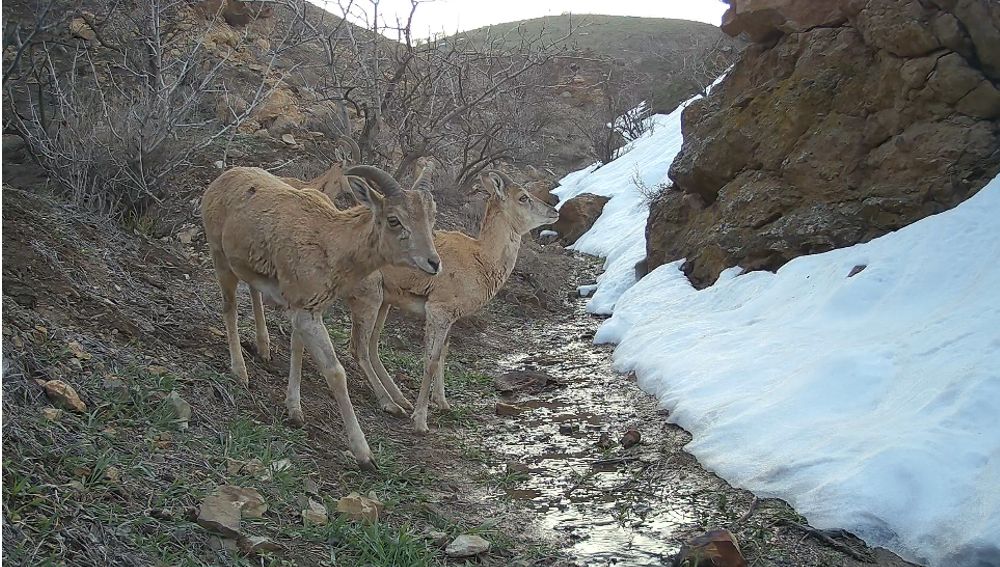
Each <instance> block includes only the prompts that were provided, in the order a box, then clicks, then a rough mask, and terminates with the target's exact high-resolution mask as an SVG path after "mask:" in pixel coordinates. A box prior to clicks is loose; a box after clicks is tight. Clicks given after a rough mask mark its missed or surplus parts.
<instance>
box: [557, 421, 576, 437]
mask: <svg viewBox="0 0 1000 567" xmlns="http://www.w3.org/2000/svg"><path fill="white" fill-rule="evenodd" d="M559 433H562V434H563V435H572V434H574V433H576V425H575V424H572V423H560V424H559Z"/></svg>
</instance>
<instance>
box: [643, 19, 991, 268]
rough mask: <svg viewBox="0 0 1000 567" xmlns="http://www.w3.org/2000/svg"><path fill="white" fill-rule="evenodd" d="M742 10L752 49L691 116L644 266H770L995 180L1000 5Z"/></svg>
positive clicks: (739, 27) (928, 210) (869, 233)
mask: <svg viewBox="0 0 1000 567" xmlns="http://www.w3.org/2000/svg"><path fill="white" fill-rule="evenodd" d="M818 4H819V3H817V2H815V1H814V0H764V1H754V0H732V1H731V2H730V5H731V6H730V9H729V11H728V12H727V13H726V16H725V17H724V20H723V26H722V27H723V30H724V31H726V32H727V33H730V34H733V35H739V34H742V35H744V36H745V37H747V38H749V39H750V40H752V41H753V42H754V43H753V45H751V46H750V47H748V48H747V50H746V51H745V52H744V54H743V57H742V59H741V60H740V61H739V62H738V63H737V64H736V65H735V67H734V68H733V69H732V71H731V72H730V73H729V75H728V76H727V78H726V79H725V81H724V82H723V83H722V84H721V85H720V86H719V87H718V88H717V89H716V90H714V91H713V92H712V93H711V95H710V96H708V97H707V98H704V99H701V100H699V101H697V102H695V103H693V104H692V105H690V106H689V107H688V108H687V109H686V111H685V113H684V116H683V118H684V123H683V132H684V146H683V149H682V150H681V153H680V154H679V155H678V156H677V158H676V160H675V161H674V162H673V164H672V165H671V168H670V175H671V178H672V179H673V180H674V182H675V186H674V187H673V188H670V189H667V190H665V191H664V192H663V193H662V194H661V195H660V196H659V197H658V198H657V199H656V200H655V201H654V203H653V204H652V205H651V210H650V216H649V222H648V224H647V227H646V236H647V255H648V262H649V267H650V268H653V267H655V266H658V265H660V264H663V263H665V262H669V261H673V260H676V259H680V258H686V260H687V261H686V263H685V264H684V270H685V272H686V273H687V274H688V276H689V277H690V278H691V280H692V282H693V283H694V284H695V285H696V286H699V287H702V286H706V285H710V284H711V283H713V282H714V281H715V280H716V278H717V277H718V275H719V272H721V271H722V270H723V269H725V268H727V267H729V266H733V265H740V266H742V267H744V268H746V269H748V270H756V269H767V270H774V269H777V268H778V267H780V266H781V265H783V264H784V263H785V262H787V261H788V260H790V259H792V258H794V257H796V256H799V255H802V254H810V253H816V252H822V251H826V250H830V249H833V248H838V247H843V246H849V245H852V244H855V243H858V242H862V241H866V240H869V239H871V238H874V237H877V236H880V235H882V234H885V233H886V232H889V231H892V230H895V229H898V228H900V227H902V226H905V225H907V224H909V223H912V222H914V221H916V220H918V219H920V218H923V217H925V216H928V215H931V214H934V213H937V212H940V211H943V210H946V209H948V208H950V207H953V206H955V205H956V204H958V203H960V202H961V201H963V200H964V199H966V198H968V197H970V196H971V195H973V194H974V193H975V192H976V191H978V190H979V189H980V188H981V187H982V186H983V185H984V184H985V183H986V181H987V180H988V179H990V178H991V177H993V176H994V175H995V174H996V173H997V171H998V170H1000V120H998V119H1000V90H998V88H997V87H998V85H1000V3H998V2H994V1H992V0H923V1H919V0H830V1H829V2H824V3H822V9H817V5H818Z"/></svg>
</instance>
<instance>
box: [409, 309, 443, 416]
mask: <svg viewBox="0 0 1000 567" xmlns="http://www.w3.org/2000/svg"><path fill="white" fill-rule="evenodd" d="M451 324H452V321H451V320H450V319H449V318H448V317H447V316H444V315H442V314H440V313H436V312H435V311H433V310H432V309H427V321H426V322H425V324H424V378H423V380H422V381H421V382H420V394H418V395H417V407H416V409H415V410H414V411H413V429H414V430H415V431H416V432H417V433H427V432H428V431H430V429H429V428H428V427H427V407H428V406H429V405H430V393H431V384H432V382H433V380H434V377H435V376H436V375H437V373H438V368H439V367H440V365H441V354H442V352H443V351H444V345H445V343H446V342H447V341H448V331H450V330H451Z"/></svg>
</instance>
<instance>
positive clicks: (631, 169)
mask: <svg viewBox="0 0 1000 567" xmlns="http://www.w3.org/2000/svg"><path fill="white" fill-rule="evenodd" d="M654 120H655V121H656V128H655V129H654V130H653V132H652V133H650V134H648V135H647V136H645V137H643V138H642V139H640V140H638V141H636V142H635V143H634V147H633V148H632V151H631V152H629V153H628V154H626V155H625V156H623V157H622V158H620V159H618V160H616V161H615V162H612V163H611V164H608V165H606V166H604V167H602V168H600V169H597V170H594V168H593V167H591V168H588V169H587V170H582V171H580V172H575V173H573V174H570V175H568V176H567V177H566V178H565V179H564V180H563V181H562V185H563V186H562V187H561V188H560V189H557V190H556V191H555V192H556V193H557V194H559V195H560V197H561V198H562V199H567V198H569V197H571V196H573V195H576V194H579V193H582V192H592V193H597V194H601V195H610V196H612V199H611V200H610V201H609V202H608V205H607V206H606V207H605V211H604V213H603V214H602V216H601V218H600V219H599V220H598V221H597V223H596V224H595V225H594V227H593V229H591V230H590V231H589V232H588V233H587V234H585V235H584V236H583V237H582V238H581V239H580V240H579V241H578V242H577V244H576V246H575V248H576V249H578V250H581V251H583V252H588V253H592V254H596V255H600V256H604V257H606V258H607V260H606V264H605V268H606V272H605V273H604V274H603V275H602V276H601V278H600V280H599V282H598V288H597V290H596V293H595V294H594V298H593V299H592V300H591V302H590V304H589V307H588V309H589V310H590V311H592V312H597V313H608V312H612V311H613V316H612V317H611V318H610V319H609V320H608V321H606V322H605V323H604V324H603V325H602V326H601V328H600V330H599V332H598V334H597V336H596V338H595V340H596V341H597V342H616V343H619V344H618V347H617V348H616V350H615V355H614V359H615V366H616V368H617V369H619V370H621V371H632V370H634V371H635V372H636V374H637V375H638V377H639V383H640V385H641V386H642V387H643V388H644V389H646V390H647V391H649V392H651V393H653V394H655V395H656V396H657V397H658V398H659V399H660V400H661V402H662V404H663V405H664V406H665V407H666V408H668V409H669V410H670V411H671V414H670V415H671V417H670V418H671V419H672V420H673V421H675V422H676V423H678V424H679V425H681V426H682V427H684V428H685V429H687V430H688V431H690V432H691V433H692V434H693V436H694V439H693V441H692V442H691V443H690V444H689V446H688V450H690V451H691V452H692V453H693V454H694V455H695V456H697V457H698V459H699V460H700V461H701V462H702V463H703V464H704V465H705V466H706V467H708V468H710V469H711V470H713V471H715V472H717V473H718V474H719V475H721V476H722V477H724V478H725V479H727V480H728V481H729V482H731V483H733V484H735V485H738V486H742V487H745V488H748V489H750V490H752V491H754V492H755V493H757V494H759V495H762V496H776V497H780V498H783V499H785V500H787V501H788V502H790V503H791V504H792V505H793V506H794V507H795V508H796V510H798V511H799V512H800V513H802V514H803V515H805V516H806V518H808V520H809V522H810V523H811V524H813V525H815V526H817V527H820V528H833V527H837V528H844V529H848V530H850V531H852V532H854V533H856V534H858V535H859V536H861V537H863V538H864V539H865V540H866V541H867V542H869V543H870V544H872V545H881V546H885V547H887V548H889V549H892V550H894V551H896V552H897V553H899V554H901V555H902V556H904V557H906V558H908V559H911V560H916V561H921V562H925V563H927V564H929V565H932V566H944V565H948V566H953V565H954V566H960V567H964V566H970V567H971V566H977V567H978V566H987V565H993V566H996V565H1000V177H998V178H997V179H994V180H993V181H992V182H991V183H990V184H989V185H988V186H987V187H986V188H984V189H983V190H982V191H980V193H979V194H978V195H976V196H975V197H973V198H972V199H970V200H968V201H967V202H965V203H963V204H962V205H960V206H959V207H957V208H955V209H953V210H951V211H948V212H945V213H942V214H939V215H936V216H933V217H929V218H927V219H924V220H923V221H920V222H918V223H915V224H913V225H911V226H909V227H906V228H904V229H902V230H899V231H897V232H895V233H892V234H889V235H886V236H884V237H882V238H879V239H876V240H873V241H871V242H869V243H867V244H861V245H857V246H853V247H850V248H845V249H841V250H835V251H832V252H828V253H825V254H819V255H814V256H804V257H800V258H797V259H795V260H793V261H791V262H789V263H788V264H787V265H785V266H784V267H783V268H782V269H781V270H779V271H778V272H777V273H776V274H771V273H766V272H753V273H748V274H744V275H740V276H738V273H739V270H738V269H731V270H727V271H726V272H725V273H724V274H723V276H722V277H720V278H719V281H718V282H717V283H716V284H715V285H714V286H712V287H710V288H708V289H705V290H702V291H696V290H694V289H693V288H692V287H691V286H690V285H689V283H688V281H687V279H686V278H685V277H684V275H683V274H682V273H681V272H680V263H681V262H675V263H673V264H669V265H665V266H661V267H659V268H658V269H656V270H655V271H653V272H652V273H650V274H649V275H647V276H646V277H645V278H643V279H642V280H641V281H639V282H638V283H636V282H635V281H634V274H633V264H634V262H635V261H637V260H639V259H641V258H642V257H643V251H644V248H645V242H644V241H645V237H644V228H645V220H646V217H647V215H648V211H647V210H646V207H645V206H644V205H643V200H642V196H641V194H640V193H639V190H638V188H637V187H636V185H635V183H634V182H633V181H632V178H633V177H634V176H635V174H636V172H637V171H638V176H639V178H641V179H642V180H643V182H645V183H647V184H650V183H653V184H655V183H660V182H664V181H665V176H666V171H667V168H668V166H669V163H670V161H671V160H672V159H673V157H674V155H675V154H676V152H677V149H679V147H680V141H681V138H680V115H679V110H678V111H677V112H675V113H673V114H671V115H668V116H657V117H654ZM667 181H668V180H667ZM855 266H866V267H865V268H864V269H863V270H862V271H860V272H859V273H857V274H856V275H854V276H852V277H848V274H850V273H851V271H852V270H853V269H854V268H855Z"/></svg>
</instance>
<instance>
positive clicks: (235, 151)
mask: <svg viewBox="0 0 1000 567" xmlns="http://www.w3.org/2000/svg"><path fill="white" fill-rule="evenodd" d="M228 153H229V157H231V158H233V159H240V158H245V157H247V153H246V152H244V151H243V150H241V149H239V148H231V149H230V150H229V152H228Z"/></svg>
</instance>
